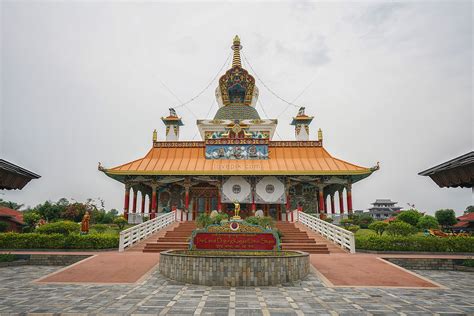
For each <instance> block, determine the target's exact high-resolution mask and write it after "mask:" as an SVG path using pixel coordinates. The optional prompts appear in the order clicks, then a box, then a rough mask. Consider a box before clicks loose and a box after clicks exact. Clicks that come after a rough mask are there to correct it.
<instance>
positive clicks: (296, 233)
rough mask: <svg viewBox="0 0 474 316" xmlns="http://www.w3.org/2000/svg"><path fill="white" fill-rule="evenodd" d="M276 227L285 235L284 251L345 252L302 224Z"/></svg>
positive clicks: (280, 224)
mask: <svg viewBox="0 0 474 316" xmlns="http://www.w3.org/2000/svg"><path fill="white" fill-rule="evenodd" d="M276 227H277V228H278V230H280V231H281V232H282V234H283V237H282V238H281V248H282V250H300V251H305V252H308V253H312V254H329V253H344V252H345V251H344V250H342V249H341V248H339V247H338V246H337V245H335V244H333V243H332V242H330V241H328V240H326V239H325V238H323V237H322V236H320V235H319V234H317V233H315V232H313V231H311V230H310V229H307V228H306V226H304V225H302V224H300V223H290V222H277V224H276Z"/></svg>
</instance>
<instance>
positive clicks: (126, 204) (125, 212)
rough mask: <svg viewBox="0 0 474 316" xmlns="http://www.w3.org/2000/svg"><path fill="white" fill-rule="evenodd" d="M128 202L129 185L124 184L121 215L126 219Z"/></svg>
mask: <svg viewBox="0 0 474 316" xmlns="http://www.w3.org/2000/svg"><path fill="white" fill-rule="evenodd" d="M129 204H130V187H129V186H128V185H127V184H126V185H125V201H124V204H123V217H124V218H125V219H126V220H128V208H129Z"/></svg>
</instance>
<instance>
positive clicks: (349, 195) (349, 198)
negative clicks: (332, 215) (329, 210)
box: [347, 185, 352, 214]
mask: <svg viewBox="0 0 474 316" xmlns="http://www.w3.org/2000/svg"><path fill="white" fill-rule="evenodd" d="M347 212H348V213H349V214H352V188H351V186H350V185H349V186H348V187H347Z"/></svg>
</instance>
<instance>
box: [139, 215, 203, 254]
mask: <svg viewBox="0 0 474 316" xmlns="http://www.w3.org/2000/svg"><path fill="white" fill-rule="evenodd" d="M195 229H196V223H195V222H194V221H189V222H182V223H179V224H178V225H176V226H175V227H174V228H173V229H170V230H168V231H166V233H164V234H162V235H160V236H155V238H154V239H151V238H149V239H148V240H147V242H146V243H145V245H144V247H143V252H161V251H165V250H170V249H188V247H189V238H190V237H191V233H192V232H193V230H195Z"/></svg>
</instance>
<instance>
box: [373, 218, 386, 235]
mask: <svg viewBox="0 0 474 316" xmlns="http://www.w3.org/2000/svg"><path fill="white" fill-rule="evenodd" d="M388 225H389V224H388V223H386V222H382V221H377V222H373V223H372V224H370V225H369V229H370V230H373V231H374V232H376V233H377V235H382V234H383V232H384V231H385V230H386V229H387V226H388Z"/></svg>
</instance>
